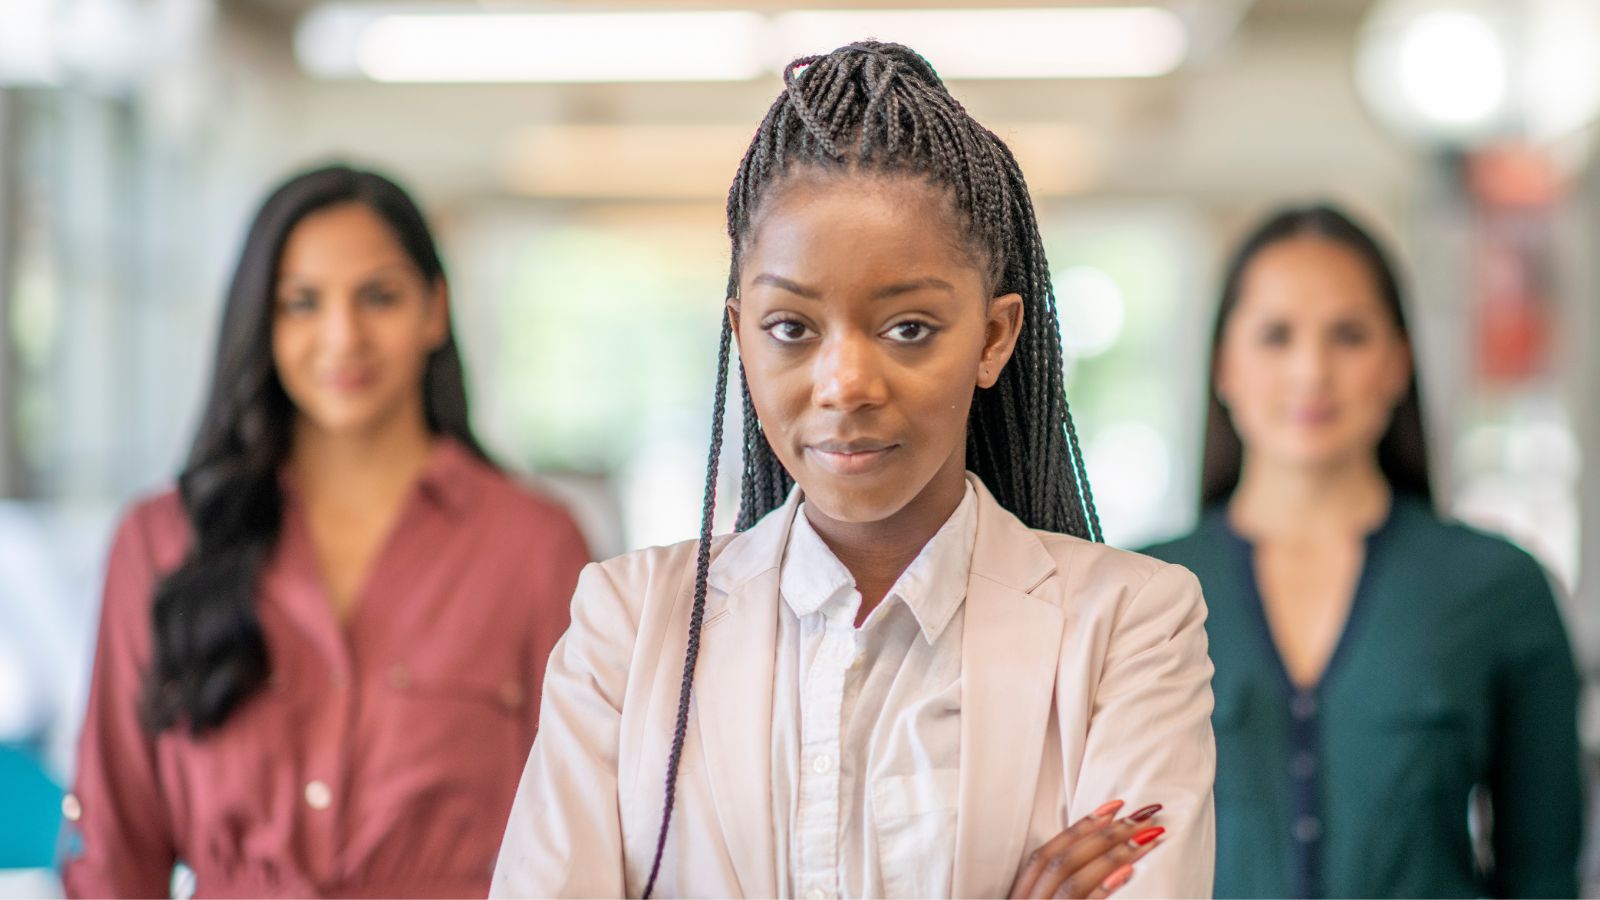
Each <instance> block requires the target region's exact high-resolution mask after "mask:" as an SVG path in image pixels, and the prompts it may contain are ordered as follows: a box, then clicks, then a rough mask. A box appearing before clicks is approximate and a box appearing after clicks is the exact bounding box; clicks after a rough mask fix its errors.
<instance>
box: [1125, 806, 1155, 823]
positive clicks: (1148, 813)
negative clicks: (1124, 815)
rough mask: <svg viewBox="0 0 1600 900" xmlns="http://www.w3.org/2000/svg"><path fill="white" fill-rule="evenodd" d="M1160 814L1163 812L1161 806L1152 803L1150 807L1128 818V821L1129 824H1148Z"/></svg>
mask: <svg viewBox="0 0 1600 900" xmlns="http://www.w3.org/2000/svg"><path fill="white" fill-rule="evenodd" d="M1158 812H1161V804H1159V803H1152V804H1150V805H1149V806H1146V807H1145V808H1144V809H1141V810H1139V811H1138V812H1136V813H1134V814H1133V815H1131V816H1129V817H1128V821H1129V822H1148V821H1150V820H1151V819H1153V818H1155V815H1156V813H1158Z"/></svg>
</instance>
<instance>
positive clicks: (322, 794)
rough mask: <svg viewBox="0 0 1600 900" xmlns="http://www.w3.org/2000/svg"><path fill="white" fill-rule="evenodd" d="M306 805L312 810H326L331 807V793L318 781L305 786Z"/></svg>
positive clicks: (324, 784)
mask: <svg viewBox="0 0 1600 900" xmlns="http://www.w3.org/2000/svg"><path fill="white" fill-rule="evenodd" d="M306 805H308V806H310V807H311V808H312V809H319V810H320V809H327V808H328V807H329V806H332V805H333V791H330V790H328V785H327V784H326V783H324V782H322V781H320V780H318V781H313V782H311V783H309V784H307V785H306Z"/></svg>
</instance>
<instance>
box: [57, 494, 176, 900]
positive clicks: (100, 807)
mask: <svg viewBox="0 0 1600 900" xmlns="http://www.w3.org/2000/svg"><path fill="white" fill-rule="evenodd" d="M142 518H143V517H142V516H141V515H140V512H139V511H138V510H136V511H135V512H134V513H133V514H131V515H129V516H128V517H127V518H126V519H124V521H123V523H122V525H121V526H120V527H119V528H118V530H117V535H116V538H115V540H114V541H113V543H112V548H111V559H110V563H109V565H108V566H107V570H106V584H105V595H104V599H103V602H102V604H101V608H100V626H99V636H98V638H97V642H96V648H95V654H94V673H93V676H92V677H91V680H90V684H89V703H88V707H87V710H86V712H85V716H84V722H83V730H82V732H81V733H80V735H79V738H78V771H77V776H76V778H75V779H74V785H73V793H72V798H73V799H75V800H76V801H77V809H75V810H74V809H71V808H70V807H71V803H70V801H69V809H68V811H67V812H68V820H67V821H66V822H65V823H64V828H65V830H66V833H65V835H64V840H63V841H62V853H63V858H62V883H63V885H64V887H65V890H66V894H67V896H69V897H165V896H168V894H169V893H170V890H171V878H172V867H173V864H174V862H175V860H176V858H177V851H176V849H175V840H174V837H173V829H172V825H171V822H170V821H169V819H168V812H167V811H168V804H167V800H166V797H165V795H164V792H163V790H162V785H161V779H160V775H159V771H158V767H157V762H156V747H155V741H154V739H153V738H152V737H151V736H150V735H149V734H148V733H147V732H146V731H145V730H144V728H143V726H142V724H141V723H140V718H139V698H140V693H141V686H142V681H143V677H144V670H145V667H146V665H147V664H148V660H149V658H150V644H151V624H150V603H151V592H152V591H153V590H154V585H155V563H154V560H153V558H152V553H151V549H150V541H149V538H148V535H147V534H146V532H145V529H144V528H143V527H142V525H141V519H142ZM74 813H76V815H77V821H72V814H74Z"/></svg>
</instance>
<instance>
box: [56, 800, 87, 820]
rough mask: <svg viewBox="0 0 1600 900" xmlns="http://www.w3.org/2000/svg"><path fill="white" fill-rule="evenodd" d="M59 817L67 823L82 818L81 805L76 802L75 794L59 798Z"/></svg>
mask: <svg viewBox="0 0 1600 900" xmlns="http://www.w3.org/2000/svg"><path fill="white" fill-rule="evenodd" d="M61 815H62V816H63V817H65V818H66V820H67V821H68V822H76V821H78V820H79V819H81V818H83V804H82V803H79V802H78V795H77V794H68V795H66V796H65V797H62V798H61Z"/></svg>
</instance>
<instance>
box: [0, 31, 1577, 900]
mask: <svg viewBox="0 0 1600 900" xmlns="http://www.w3.org/2000/svg"><path fill="white" fill-rule="evenodd" d="M819 5H825V6H827V7H828V10H827V11H819V10H817V9H815V8H813V5H810V4H807V5H801V4H787V5H786V4H783V3H779V2H757V3H733V2H721V0H699V2H680V0H667V2H643V0H637V2H627V0H607V2H606V3H604V4H599V3H579V2H569V3H553V2H545V3H535V2H529V3H515V2H510V0H507V2H495V0H481V2H469V0H457V2H450V0H445V2H440V3H433V4H431V5H422V6H419V5H416V4H401V3H392V4H390V3H381V2H359V3H357V2H334V0H327V2H324V0H0V744H3V748H0V753H4V754H5V755H3V756H0V779H10V780H9V781H7V782H6V783H7V784H8V785H19V787H16V788H14V789H12V788H5V789H0V819H4V820H7V822H6V824H4V825H0V868H4V867H12V871H13V872H14V873H15V872H16V871H18V870H24V869H25V868H26V867H27V866H30V865H32V866H38V865H43V864H44V863H39V862H37V860H38V858H39V854H40V853H43V854H45V858H46V860H47V859H48V852H49V850H48V847H49V844H50V843H51V842H52V841H53V837H48V836H47V837H44V838H41V837H40V835H43V834H45V832H46V829H53V825H51V824H49V823H45V824H42V825H41V824H37V823H34V824H29V823H28V822H27V820H25V819H23V818H21V817H20V816H16V815H13V814H12V813H11V812H10V811H7V810H5V807H6V806H7V804H8V802H9V801H10V800H11V799H12V798H13V797H15V798H22V797H24V796H33V797H36V798H37V797H49V796H51V791H58V790H59V785H60V784H62V783H64V781H65V779H66V778H67V777H68V773H69V772H70V766H71V743H72V739H73V737H74V734H75V731H76V728H77V718H78V715H79V713H80V709H81V705H82V702H83V695H84V690H85V684H86V680H87V672H88V663H89V655H90V652H91V649H92V644H91V642H92V633H93V627H94V623H95V617H96V607H97V602H98V594H97V592H98V582H99V578H100V575H101V567H102V565H103V555H104V553H105V550H106V542H107V539H108V536H109V531H110V528H111V525H112V523H113V521H114V518H115V516H116V514H117V513H118V511H119V510H120V509H121V508H123V507H124V506H125V505H126V504H127V503H128V502H129V501H130V500H132V499H133V498H135V497H138V496H140V495H142V494H146V493H148V492H151V491H155V490H159V489H161V488H163V487H164V486H166V485H167V484H169V483H170V480H171V478H172V477H173V475H174V474H175V473H176V471H177V469H178V467H179V465H180V463H181V460H182V458H183V455H184V453H185V450H186V443H187V440H188V438H189V436H190V431H191V429H192V427H193V426H194V423H195V421H196V416H197V407H198V404H199V401H200V400H201V395H202V391H203V388H204V385H205V383H206V379H207V378H208V376H209V365H210V354H211V344H212V341H213V337H214V331H215V328H216V325H217V317H218V311H219V309H220V305H221V299H222V295H223V290H224V286H225V281H226V279H227V277H228V275H229V270H230V267H231V265H232V262H233V259H234V256H235V254H236V252H237V250H238V247H239V244H240V242H241V240H242V237H243V232H244V228H245V225H246V223H247V220H248V217H249V216H250V215H251V214H252V212H253V208H254V205H255V204H256V203H257V202H258V201H259V200H260V199H261V197H262V195H263V192H264V191H265V190H266V189H267V188H268V187H269V186H270V185H271V184H272V183H274V182H275V181H276V180H277V179H278V178H280V177H281V176H283V175H285V174H287V173H288V172H290V171H292V170H295V169H297V168H300V167H303V166H305V165H307V164H310V163H314V162H322V161H326V160H329V159H333V158H338V159H348V160H353V161H355V162H357V163H360V164H366V165H371V166H375V167H378V168H380V169H382V170H385V171H388V172H390V173H392V174H394V175H396V176H397V177H398V178H399V179H400V180H401V181H402V182H403V183H405V184H406V185H408V186H409V187H411V188H412V189H413V190H414V191H415V192H416V193H417V195H418V196H419V198H420V199H421V200H422V202H423V204H424V206H425V207H426V209H427V211H428V212H429V214H430V216H431V218H432V219H433V221H434V222H435V224H436V226H437V229H438V232H439V235H440V237H441V240H442V243H443V247H444V250H445V256H446V263H447V267H448V269H449V272H450V275H451V277H452V282H453V290H454V297H455V302H456V305H455V315H456V319H457V323H458V328H459V332H460V335H461V339H462V341H463V343H464V346H465V352H466V358H467V364H468V367H469V375H470V377H471V389H472V395H473V400H474V403H475V418H476V422H477V425H478V427H479V429H480V433H481V434H482V435H483V436H484V437H485V438H486V439H487V442H488V444H489V446H490V447H491V449H492V451H493V452H494V453H496V454H497V455H498V457H499V459H500V460H502V461H503V462H504V463H506V464H508V465H509V466H510V467H512V468H514V469H516V470H518V471H520V472H522V473H524V474H526V475H527V476H528V477H530V478H533V479H535V480H537V481H539V482H540V483H542V484H545V485H547V486H548V487H549V488H550V489H551V490H552V491H555V492H557V493H559V494H560V495H561V496H563V497H565V498H567V499H568V500H569V502H571V503H572V504H573V505H574V506H575V508H576V509H577V511H578V512H579V514H580V517H581V518H582V520H583V522H584V525H585V527H586V529H587V531H588V533H589V537H590V540H591V545H592V547H593V548H594V550H595V552H596V553H597V554H599V555H611V554H614V553H617V552H620V551H622V550H624V549H626V548H630V547H636V546H642V545H646V544H652V543H661V542H668V541H675V540H680V539H683V538H687V537H691V536H692V535H693V533H694V530H695V527H696V524H697V516H698V509H699V492H700V484H701V479H702V478H703V466H704V454H705V447H706V441H707V435H708V428H709V421H710V414H711V409H710V397H711V382H712V377H713V363H714V359H715V344H716V329H717V322H718V315H719V314H720V309H721V301H722V292H723V287H724V280H725V277H726V265H727V258H728V251H727V245H726V239H725V237H724V234H723V222H722V207H721V204H722V199H723V196H724V194H725V191H726V188H727V183H728V181H729V179H730V177H731V175H732V173H733V170H734V167H735V165H736V163H737V161H738V158H739V156H740V154H741V153H742V151H743V148H744V145H745V143H746V141H747V140H748V138H749V135H750V134H751V133H752V131H753V130H754V126H755V124H756V122H757V121H758V120H759V118H760V116H761V114H762V113H763V112H764V110H765V108H766V106H767V104H768V103H769V102H770V101H771V99H772V97H773V96H774V95H775V94H776V92H777V90H778V88H779V82H778V79H777V76H776V74H775V72H776V70H777V68H778V67H779V66H780V65H781V62H782V61H783V60H784V59H786V58H788V57H789V56H793V55H798V54H800V53H803V52H808V51H812V52H814V51H824V50H827V49H830V48H831V47H833V46H835V45H837V44H839V43H843V42H845V41H847V40H851V39H855V38H860V37H865V36H868V35H874V36H878V37H882V38H885V39H893V40H900V41H903V42H905V43H909V44H911V45H912V46H914V47H916V48H917V49H919V50H921V51H923V52H924V53H925V54H926V55H928V56H929V57H930V59H931V60H932V62H933V63H934V64H935V65H936V66H937V67H938V68H939V69H940V70H941V71H942V72H943V73H944V74H945V75H946V77H947V78H948V79H949V80H950V82H951V85H952V88H953V90H954V92H955V93H956V94H957V96H958V97H959V98H961V99H962V101H963V102H964V103H966V104H967V106H968V107H969V109H971V111H972V112H973V113H974V114H975V115H976V116H977V118H978V119H980V120H981V121H983V122H984V123H986V124H988V125H989V126H990V127H991V128H993V129H994V130H996V131H997V132H999V133H1000V134H1001V135H1002V136H1004V137H1006V138H1007V139H1008V140H1009V141H1010V142H1011V144H1012V146H1013V148H1014V149H1015V151H1016V153H1017V155H1018V156H1019V157H1020V159H1021V161H1022V164H1023V168H1024V171H1025V173H1026V174H1027V176H1028V178H1029V181H1030V184H1031V186H1032V188H1033V191H1034V198H1035V202H1036V204H1037V206H1038V209H1039V213H1040V216H1041V219H1042V224H1043V229H1044V233H1045V238H1046V242H1047V248H1048V250H1049V253H1050V259H1051V263H1052V266H1053V269H1054V272H1055V275H1056V288H1057V292H1058V295H1059V303H1060V307H1061V317H1062V325H1063V331H1064V334H1065V338H1066V342H1067V346H1068V351H1069V358H1070V359H1069V363H1068V365H1069V396H1070V399H1071V401H1072V404H1073V407H1074V411H1075V414H1076V416H1077V420H1078V424H1079V428H1080V430H1081V432H1082V434H1083V436H1084V438H1085V441H1086V451H1087V455H1088V461H1089V470H1090V475H1091V478H1092V480H1093V484H1094V489H1095V493H1096V496H1097V499H1098V501H1099V504H1100V510H1101V515H1102V518H1103V520H1104V522H1105V530H1106V533H1107V536H1108V538H1109V539H1110V540H1111V541H1112V542H1114V543H1119V544H1123V545H1133V544H1137V543H1140V542H1142V541H1145V540H1149V539H1153V538H1157V537H1161V536H1165V535H1169V534H1173V533H1176V532H1179V531H1181V530H1182V529H1184V528H1185V527H1186V526H1187V525H1188V524H1189V523H1190V522H1191V521H1192V518H1193V515H1194V513H1195V509H1194V499H1193V498H1194V496H1195V491H1196V480H1197V476H1198V464H1199V431H1200V425H1201V414H1202V410H1203V406H1202V400H1203V399H1204V397H1203V391H1204V386H1205V372H1204V368H1205V361H1206V354H1207V342H1208V339H1209V333H1208V332H1209V328H1210V321H1211V316H1212V312H1213V306H1214V304H1215V300H1216V292H1217V284H1218V279H1219V270H1220V268H1221V266H1222V263H1223V259H1222V255H1223V254H1224V253H1225V252H1226V251H1227V249H1228V247H1229V245H1230V243H1231V242H1232V241H1233V240H1235V239H1236V238H1237V237H1238V235H1239V232H1240V231H1241V230H1242V229H1243V228H1245V227H1246V226H1247V225H1248V224H1249V223H1250V222H1251V221H1252V220H1253V219H1254V218H1255V217H1256V216H1258V215H1260V214H1261V213H1262V212H1264V211H1265V210H1266V209H1267V208H1269V207H1270V206H1272V205H1273V204H1275V203H1277V202H1279V201H1283V200H1307V199H1315V198H1331V199H1333V200H1335V201H1337V202H1340V203H1343V204H1345V205H1347V206H1348V207H1350V208H1351V209H1353V210H1354V211H1355V212H1357V213H1358V214H1360V215H1362V216H1363V217H1365V218H1367V219H1368V220H1369V221H1371V222H1373V223H1375V224H1376V225H1377V226H1378V227H1379V229H1380V231H1381V233H1382V236H1383V237H1384V238H1386V239H1387V240H1388V241H1389V242H1390V243H1391V244H1392V245H1393V246H1395V247H1396V248H1397V249H1398V250H1399V251H1400V255H1401V257H1402V259H1403V261H1404V264H1405V269H1406V271H1407V272H1408V273H1409V275H1410V282H1409V285H1408V286H1409V288H1410V299H1411V301H1412V305H1413V316H1414V318H1413V322H1414V328H1415V330H1416V331H1417V332H1418V334H1419V343H1420V346H1419V347H1418V351H1419V357H1420V361H1421V376H1422V384H1423V389H1424V394H1425V401H1426V404H1427V412H1428V414H1429V424H1430V426H1431V428H1432V435H1431V437H1432V441H1433V444H1432V450H1433V453H1434V458H1435V459H1434V461H1435V465H1436V472H1437V476H1436V477H1437V479H1438V481H1439V483H1440V484H1441V485H1442V491H1441V494H1442V499H1441V504H1442V506H1443V507H1444V508H1445V509H1446V511H1448V512H1451V513H1454V514H1455V515H1458V516H1459V517H1461V518H1463V519H1465V520H1468V521H1470V522H1474V523H1477V524H1480V525H1482V526H1484V527H1488V528H1492V529H1497V530H1500V531H1503V532H1504V533H1506V534H1508V535H1510V536H1511V537H1512V538H1513V539H1515V540H1516V541H1518V542H1519V543H1521V544H1522V545H1523V546H1525V547H1526V548H1528V549H1529V550H1530V551H1532V552H1533V553H1535V554H1536V555H1537V556H1538V557H1539V558H1540V559H1541V560H1542V561H1543V562H1544V563H1545V564H1546V565H1547V566H1548V568H1549V569H1550V571H1551V572H1552V573H1553V575H1554V577H1555V578H1556V580H1557V581H1558V582H1559V583H1560V585H1561V586H1562V588H1563V590H1564V591H1565V600H1566V613H1567V621H1568V625H1569V627H1570V628H1571V631H1572V634H1573V638H1574V641H1575V643H1576V644H1577V649H1578V651H1579V653H1580V656H1581V658H1582V660H1583V662H1584V664H1585V666H1586V671H1587V672H1588V673H1589V677H1590V679H1591V681H1592V680H1593V679H1594V678H1595V674H1596V672H1597V671H1600V402H1597V399H1596V395H1597V393H1600V360H1597V359H1596V350H1597V349H1600V303H1597V300H1600V272H1597V270H1596V267H1597V262H1596V260H1597V255H1596V254H1595V252H1594V248H1595V247H1596V246H1597V241H1600V156H1597V155H1596V153H1595V151H1594V148H1593V144H1594V133H1595V129H1596V125H1595V119H1596V113H1597V111H1600V3H1597V2H1595V0H1437V2H1429V0H1415V2H1407V0H1379V2H1370V0H1254V2H1252V0H1160V2H1157V0H1151V2H1147V3H1139V4H1134V3H1118V2H1108V0H1101V2H1098V3H1095V4H1093V5H1090V4H1086V3H1055V4H1041V3H1033V2H1028V0H1012V2H1008V3H1006V4H1004V5H1005V6H1006V8H1007V9H1006V10H995V9H992V8H987V9H986V8H980V7H981V6H982V4H979V3H974V2H970V0H969V2H967V3H947V2H939V0H924V2H918V3H910V2H900V0H874V2H871V3H853V2H845V0H835V2H830V3H828V4H819ZM732 443H733V442H730V444H732ZM732 511H733V510H732V501H731V500H730V501H729V502H727V503H726V504H725V505H724V507H723V509H722V514H723V515H722V516H720V517H719V518H721V519H722V520H723V521H724V522H726V521H728V519H729V517H730V516H731V513H732ZM1592 695H1593V692H1591V699H1590V701H1589V703H1590V704H1591V709H1590V712H1589V715H1588V716H1587V719H1586V721H1587V725H1586V729H1587V741H1588V744H1589V746H1590V748H1591V749H1594V748H1597V747H1600V731H1597V729H1600V716H1597V715H1595V714H1594V709H1593V704H1594V700H1593V699H1592ZM22 785H25V786H26V788H24V787H20V786H22ZM11 790H15V791H17V793H11V794H9V795H8V794H7V791H11ZM23 790H28V791H32V792H33V793H32V794H28V795H25V794H23V793H20V792H21V791H23ZM48 805H49V804H48V803H45V804H40V803H37V802H36V803H33V804H32V807H31V808H35V809H38V808H44V807H48ZM17 808H18V809H21V808H22V804H21V802H20V800H19V802H18V806H17ZM46 818H47V817H46ZM8 828H10V831H8V830H7V829H8ZM41 847H42V848H43V849H41ZM1595 868H1596V866H1595V865H1594V864H1593V860H1592V859H1591V865H1590V870H1591V872H1592V871H1594V869H1595ZM1591 877H1592V876H1591ZM12 878H13V880H12V881H10V882H7V881H5V880H4V878H3V877H0V890H5V889H6V888H5V885H6V884H11V885H12V889H13V890H21V891H50V890H53V889H55V888H54V887H53V883H52V882H51V881H50V880H49V876H48V874H44V873H38V872H34V873H32V874H31V875H29V874H23V875H15V874H14V875H13V876H12ZM26 878H32V879H34V880H32V881H22V880H16V879H26Z"/></svg>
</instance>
